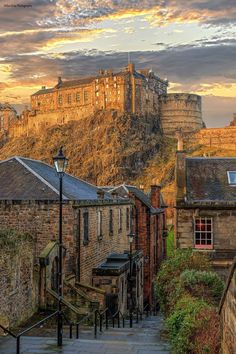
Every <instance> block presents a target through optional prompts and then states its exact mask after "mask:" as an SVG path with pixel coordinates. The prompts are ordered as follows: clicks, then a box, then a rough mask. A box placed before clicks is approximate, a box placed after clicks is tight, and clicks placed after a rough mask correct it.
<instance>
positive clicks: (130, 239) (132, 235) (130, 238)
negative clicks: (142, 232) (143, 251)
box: [128, 232, 135, 243]
mask: <svg viewBox="0 0 236 354" xmlns="http://www.w3.org/2000/svg"><path fill="white" fill-rule="evenodd" d="M128 238H129V243H132V242H133V240H134V238H135V234H134V233H132V232H131V233H130V234H128Z"/></svg>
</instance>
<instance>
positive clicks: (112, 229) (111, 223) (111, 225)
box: [109, 209, 114, 236]
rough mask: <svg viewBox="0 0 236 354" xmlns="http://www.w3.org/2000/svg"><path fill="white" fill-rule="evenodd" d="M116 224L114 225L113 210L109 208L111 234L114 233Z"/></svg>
mask: <svg viewBox="0 0 236 354" xmlns="http://www.w3.org/2000/svg"><path fill="white" fill-rule="evenodd" d="M113 232H114V225H113V210H112V209H109V235H110V236H111V235H113Z"/></svg>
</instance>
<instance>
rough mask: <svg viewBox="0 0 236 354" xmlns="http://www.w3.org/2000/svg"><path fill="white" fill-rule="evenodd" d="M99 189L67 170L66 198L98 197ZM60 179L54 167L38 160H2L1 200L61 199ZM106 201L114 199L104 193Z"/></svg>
mask: <svg viewBox="0 0 236 354" xmlns="http://www.w3.org/2000/svg"><path fill="white" fill-rule="evenodd" d="M98 190H99V188H97V187H96V186H94V185H92V184H89V183H87V182H85V181H83V180H81V179H79V178H76V177H73V176H71V175H69V174H67V173H65V175H64V177H63V199H65V200H95V201H97V200H98V199H99V198H98V195H97V191H98ZM58 195H59V178H58V176H57V173H56V171H55V169H54V168H53V167H51V166H50V165H48V164H46V163H44V162H42V161H37V160H32V159H28V158H24V157H17V156H15V157H12V158H9V159H7V160H4V161H1V162H0V200H58ZM104 200H109V201H111V200H112V197H111V195H110V194H109V193H105V195H104Z"/></svg>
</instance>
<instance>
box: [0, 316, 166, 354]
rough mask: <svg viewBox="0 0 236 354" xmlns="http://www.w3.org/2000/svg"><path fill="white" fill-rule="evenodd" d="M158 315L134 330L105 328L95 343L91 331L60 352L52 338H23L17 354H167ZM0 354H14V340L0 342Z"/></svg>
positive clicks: (85, 331)
mask: <svg viewBox="0 0 236 354" xmlns="http://www.w3.org/2000/svg"><path fill="white" fill-rule="evenodd" d="M162 330H163V318H162V315H161V314H158V316H151V317H148V318H146V319H144V320H143V321H141V322H139V323H138V324H134V328H109V329H108V330H104V332H103V333H102V334H98V336H97V338H96V339H93V337H92V330H91V329H84V330H83V331H81V338H80V339H68V338H66V339H64V341H63V348H61V349H59V348H58V347H57V346H56V338H50V337H35V336H34V337H30V336H28V337H23V338H22V341H21V354H59V353H60V354H82V353H83V354H95V353H96V354H126V353H127V354H131V353H132V354H168V353H170V350H169V349H170V348H169V345H168V343H167V342H166V341H165V340H164V339H163V338H162ZM0 354H15V340H14V339H12V338H10V337H6V338H0Z"/></svg>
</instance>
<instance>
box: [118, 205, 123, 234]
mask: <svg viewBox="0 0 236 354" xmlns="http://www.w3.org/2000/svg"><path fill="white" fill-rule="evenodd" d="M118 229H119V231H121V230H122V210H121V209H118Z"/></svg>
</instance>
